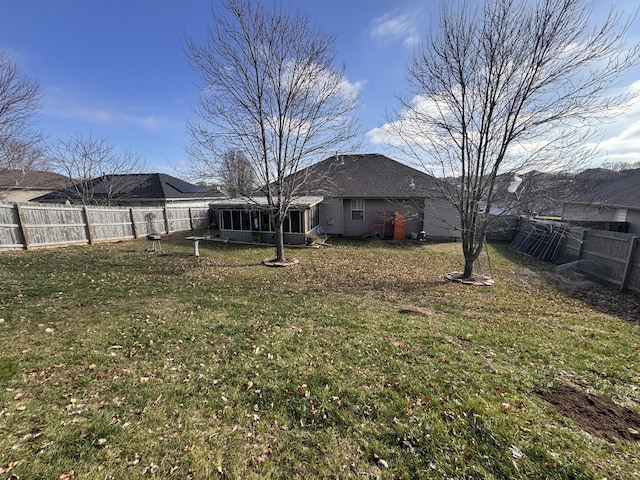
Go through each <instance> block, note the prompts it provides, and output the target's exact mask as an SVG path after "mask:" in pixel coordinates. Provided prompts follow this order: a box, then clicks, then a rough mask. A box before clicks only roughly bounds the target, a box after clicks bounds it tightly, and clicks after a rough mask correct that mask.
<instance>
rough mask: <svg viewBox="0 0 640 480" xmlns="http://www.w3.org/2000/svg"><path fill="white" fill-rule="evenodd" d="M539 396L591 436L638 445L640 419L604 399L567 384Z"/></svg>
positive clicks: (632, 412) (627, 410) (638, 416)
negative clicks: (634, 442) (633, 442)
mask: <svg viewBox="0 0 640 480" xmlns="http://www.w3.org/2000/svg"><path fill="white" fill-rule="evenodd" d="M539 396H540V397H541V398H543V399H544V400H546V401H547V402H549V403H550V404H552V405H553V406H554V407H556V408H557V409H558V411H559V412H560V413H562V414H563V415H565V416H567V417H569V418H571V419H572V420H573V421H574V422H576V423H577V424H578V425H579V426H580V427H581V428H582V429H583V430H584V431H586V432H588V433H590V434H591V435H594V436H596V437H599V438H604V439H606V440H609V441H610V442H617V441H621V440H623V441H636V442H637V441H640V415H638V414H637V413H636V412H634V411H633V410H630V409H628V408H625V407H621V406H620V405H617V404H615V403H613V402H612V401H611V400H609V399H607V398H603V397H596V396H594V395H589V394H587V393H585V392H583V391H582V390H580V389H578V388H576V387H573V386H571V385H567V384H561V385H559V386H558V387H556V388H555V389H554V390H550V391H548V392H543V393H539Z"/></svg>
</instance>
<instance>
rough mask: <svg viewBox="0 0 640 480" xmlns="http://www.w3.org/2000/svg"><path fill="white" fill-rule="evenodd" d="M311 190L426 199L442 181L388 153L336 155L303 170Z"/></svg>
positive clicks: (347, 195) (336, 194)
mask: <svg viewBox="0 0 640 480" xmlns="http://www.w3.org/2000/svg"><path fill="white" fill-rule="evenodd" d="M299 175H300V177H299V178H305V186H304V190H305V191H307V192H308V193H313V194H318V195H325V196H333V197H342V198H424V197H427V196H430V195H433V193H434V189H436V188H438V180H437V179H436V178H435V177H433V176H431V175H428V174H426V173H424V172H421V171H419V170H416V169H415V168H412V167H410V166H408V165H405V164H403V163H400V162H398V161H396V160H393V159H391V158H389V157H386V156H385V155H381V154H377V153H373V154H357V155H335V156H332V157H329V158H327V159H326V160H323V161H321V162H319V163H317V164H315V165H312V166H310V167H307V168H306V169H304V170H302V171H301V172H299Z"/></svg>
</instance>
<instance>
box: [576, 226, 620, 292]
mask: <svg viewBox="0 0 640 480" xmlns="http://www.w3.org/2000/svg"><path fill="white" fill-rule="evenodd" d="M631 237H632V236H631V235H629V234H626V233H618V232H607V231H603V230H587V231H586V232H585V236H584V240H583V246H582V260H592V261H594V262H596V263H598V264H599V265H602V266H603V267H604V270H605V271H606V274H605V276H604V277H598V278H599V279H600V280H604V281H606V282H609V283H613V284H614V285H618V286H620V285H622V282H623V280H624V272H625V265H626V261H627V252H628V251H629V241H630V240H631Z"/></svg>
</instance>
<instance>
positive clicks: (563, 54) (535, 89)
mask: <svg viewBox="0 0 640 480" xmlns="http://www.w3.org/2000/svg"><path fill="white" fill-rule="evenodd" d="M590 13H591V8H590V7H589V6H588V5H586V4H585V3H584V1H582V0H538V1H537V2H529V1H524V0H521V1H518V0H494V1H490V0H487V1H486V2H485V4H484V7H483V8H477V9H472V8H471V7H470V3H466V2H464V1H463V2H446V3H444V2H443V5H442V11H441V19H440V29H439V30H438V31H437V32H436V33H434V34H433V36H432V37H431V39H430V40H429V41H428V42H426V44H424V45H423V46H422V47H421V48H419V49H418V50H417V51H416V52H415V55H414V57H413V59H412V60H411V62H410V64H409V68H408V73H409V81H410V85H411V87H412V93H413V96H412V97H411V98H406V99H402V100H401V108H402V111H401V113H400V115H399V117H398V118H397V119H396V120H395V121H394V122H392V123H389V124H388V125H387V128H388V129H389V130H390V131H391V132H392V133H394V134H395V135H397V136H398V137H399V138H400V139H402V143H403V145H404V148H406V149H407V150H408V151H409V153H410V154H411V155H413V156H414V157H415V158H417V159H418V160H419V161H420V162H421V163H422V164H423V165H424V166H425V167H426V168H428V169H429V170H431V171H433V172H434V173H436V174H439V175H441V176H445V177H447V178H449V179H450V181H449V182H447V183H443V185H447V188H446V189H445V190H444V191H443V192H442V193H443V194H444V195H445V196H446V197H447V198H448V199H449V201H450V202H451V203H452V204H453V205H454V206H455V207H456V209H457V210H458V212H459V214H460V219H461V230H462V247H463V253H464V259H465V268H464V273H463V276H465V277H468V276H471V274H472V271H473V263H474V261H475V260H476V259H477V258H478V256H479V254H480V252H481V251H482V248H483V245H484V240H485V236H486V229H487V223H488V219H489V215H488V213H489V211H490V209H491V207H492V206H493V204H494V201H495V199H496V195H497V194H498V193H499V192H498V189H497V183H496V178H497V177H498V175H500V174H502V173H507V172H512V173H515V172H525V171H528V170H532V169H538V170H541V171H549V170H556V171H561V170H566V169H568V168H570V167H575V166H576V165H579V164H581V162H584V161H585V160H586V159H587V158H589V154H590V152H589V151H588V148H589V146H588V142H587V140H589V139H591V138H593V136H594V135H596V134H597V133H598V125H599V122H600V121H601V119H602V117H603V116H606V115H611V114H612V113H614V112H616V111H620V109H621V108H623V107H624V106H625V105H628V103H629V101H630V100H631V94H630V93H627V92H625V91H620V90H616V89H615V87H617V84H618V82H619V79H620V76H621V75H622V74H623V73H624V72H626V71H628V70H629V69H630V68H631V67H633V66H635V65H637V64H638V61H639V59H640V47H639V46H638V45H631V46H630V47H627V45H626V44H625V33H626V32H627V29H628V27H629V21H625V20H624V18H623V17H622V15H621V14H619V13H617V12H616V11H614V10H611V11H610V14H609V16H608V17H607V18H606V20H605V21H604V22H603V23H602V25H600V26H597V27H593V26H592V24H591V22H590V18H589V17H590Z"/></svg>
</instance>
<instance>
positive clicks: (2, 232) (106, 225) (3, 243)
mask: <svg viewBox="0 0 640 480" xmlns="http://www.w3.org/2000/svg"><path fill="white" fill-rule="evenodd" d="M208 220H209V209H208V208H207V207H196V208H193V207H192V208H187V207H169V208H163V207H133V208H123V207H95V206H94V207H78V206H68V205H49V204H36V203H24V204H21V205H20V206H18V205H16V204H0V248H30V247H44V246H53V245H67V244H78V243H90V242H94V241H110V240H122V239H129V238H135V237H136V236H144V235H148V234H149V233H158V232H159V233H164V232H167V230H168V231H170V232H171V231H173V232H179V231H190V230H192V229H193V230H196V229H204V228H206V227H207V226H208ZM134 222H135V224H134ZM23 231H24V235H23ZM25 236H26V237H27V238H28V240H29V243H28V244H25Z"/></svg>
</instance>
